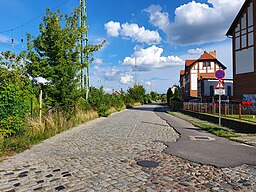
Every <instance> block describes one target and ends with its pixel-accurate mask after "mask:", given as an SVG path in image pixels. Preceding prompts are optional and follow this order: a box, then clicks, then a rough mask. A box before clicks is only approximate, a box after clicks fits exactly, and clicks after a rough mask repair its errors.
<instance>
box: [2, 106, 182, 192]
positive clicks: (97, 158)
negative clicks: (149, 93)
mask: <svg viewBox="0 0 256 192" xmlns="http://www.w3.org/2000/svg"><path fill="white" fill-rule="evenodd" d="M151 107H152V106H151ZM151 107H150V106H148V107H146V108H145V107H144V108H143V110H126V111H123V112H121V113H117V114H114V115H112V116H111V117H109V118H101V119H97V120H95V121H92V122H90V123H87V124H86V125H82V126H79V127H76V128H73V129H72V130H69V131H67V132H64V133H61V134H59V135H57V136H55V137H53V138H51V139H48V140H46V141H44V142H43V143H41V144H39V145H36V146H34V147H33V148H31V149H30V150H27V151H25V152H23V153H21V154H18V155H15V156H13V157H11V158H9V159H8V160H6V161H4V162H2V163H1V164H0V191H134V192H135V191H141V190H142V191H143V190H144V189H145V188H146V187H145V184H146V183H147V179H148V177H149V174H147V173H145V172H143V171H142V170H141V167H139V166H131V164H132V163H133V164H134V161H135V160H134V159H135V157H137V156H139V154H140V153H141V151H148V150H152V149H153V150H154V151H159V152H160V151H162V150H163V149H164V146H163V145H162V144H161V143H160V142H155V141H169V142H172V141H175V140H176V139H177V138H178V134H177V133H176V132H175V131H174V130H173V129H172V128H171V127H169V126H168V125H167V124H166V123H165V122H164V121H163V120H161V119H160V118H159V117H158V116H157V115H155V114H154V113H153V112H152V111H150V109H151ZM147 109H149V111H148V110H147Z"/></svg>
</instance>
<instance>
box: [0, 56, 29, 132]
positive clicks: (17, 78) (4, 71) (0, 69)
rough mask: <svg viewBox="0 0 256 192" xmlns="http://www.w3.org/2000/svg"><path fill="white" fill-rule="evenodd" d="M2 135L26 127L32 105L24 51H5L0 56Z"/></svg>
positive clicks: (0, 123) (0, 116)
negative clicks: (25, 123)
mask: <svg viewBox="0 0 256 192" xmlns="http://www.w3.org/2000/svg"><path fill="white" fill-rule="evenodd" d="M0 61H1V64H0V135H3V136H4V137H8V136H11V135H14V134H17V133H19V132H20V131H22V130H23V128H24V122H25V117H26V114H27V112H28V110H29V106H30V103H29V101H30V94H31V93H30V80H29V78H28V77H27V76H26V71H25V70H24V68H23V63H24V61H25V60H24V53H21V54H20V55H18V56H17V55H15V54H12V53H11V52H10V51H7V52H3V53H2V56H1V57H0Z"/></svg>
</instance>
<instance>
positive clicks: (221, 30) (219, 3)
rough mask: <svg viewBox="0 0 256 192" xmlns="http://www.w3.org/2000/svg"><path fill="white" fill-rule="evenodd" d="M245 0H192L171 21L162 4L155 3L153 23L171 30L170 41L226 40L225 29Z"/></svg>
mask: <svg viewBox="0 0 256 192" xmlns="http://www.w3.org/2000/svg"><path fill="white" fill-rule="evenodd" d="M243 2H244V0H233V1H230V0H208V1H207V4H206V3H197V2H195V1H191V2H189V3H187V4H184V5H182V6H180V7H178V8H176V10H175V18H174V21H173V22H171V21H170V19H169V15H168V13H167V12H165V11H163V10H162V8H161V6H159V5H151V6H150V7H148V8H147V9H145V11H146V12H148V13H149V16H150V23H151V24H153V25H154V26H156V27H158V28H160V29H161V30H163V31H164V32H165V33H166V34H167V38H168V41H169V42H171V43H174V44H176V45H191V44H202V43H206V42H215V41H222V40H225V39H226V36H225V33H226V32H227V30H228V28H229V26H230V25H231V23H232V21H233V20H234V18H235V16H236V14H237V12H238V11H239V9H240V8H241V6H242V4H243Z"/></svg>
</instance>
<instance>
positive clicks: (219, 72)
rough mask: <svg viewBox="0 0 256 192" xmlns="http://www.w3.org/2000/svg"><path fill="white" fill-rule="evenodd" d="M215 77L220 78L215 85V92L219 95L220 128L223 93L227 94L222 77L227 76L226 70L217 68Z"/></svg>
mask: <svg viewBox="0 0 256 192" xmlns="http://www.w3.org/2000/svg"><path fill="white" fill-rule="evenodd" d="M214 75H215V77H216V78H217V79H218V80H219V81H218V83H217V84H216V86H215V90H214V93H215V95H219V128H220V127H221V95H225V86H224V84H223V82H222V79H223V78H224V77H225V76H226V74H225V71H224V70H217V71H216V72H215V74H214Z"/></svg>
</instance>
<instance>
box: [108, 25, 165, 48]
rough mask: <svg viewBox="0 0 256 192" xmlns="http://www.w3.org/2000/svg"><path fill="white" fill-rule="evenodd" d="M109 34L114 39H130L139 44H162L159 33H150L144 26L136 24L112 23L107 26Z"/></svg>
mask: <svg viewBox="0 0 256 192" xmlns="http://www.w3.org/2000/svg"><path fill="white" fill-rule="evenodd" d="M105 29H106V31H107V34H108V35H109V36H112V37H118V36H120V37H123V38H129V39H131V40H133V41H136V42H139V43H147V44H158V43H160V42H161V37H160V35H159V33H158V32H157V31H150V30H148V29H145V27H144V26H142V27H139V26H138V25H137V24H135V23H131V24H129V23H123V24H122V25H121V24H120V23H119V22H114V21H110V22H108V23H106V24H105Z"/></svg>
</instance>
